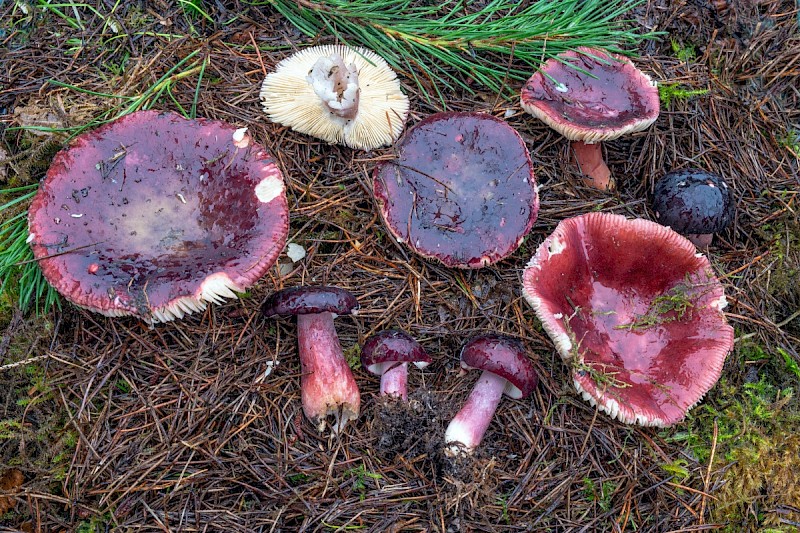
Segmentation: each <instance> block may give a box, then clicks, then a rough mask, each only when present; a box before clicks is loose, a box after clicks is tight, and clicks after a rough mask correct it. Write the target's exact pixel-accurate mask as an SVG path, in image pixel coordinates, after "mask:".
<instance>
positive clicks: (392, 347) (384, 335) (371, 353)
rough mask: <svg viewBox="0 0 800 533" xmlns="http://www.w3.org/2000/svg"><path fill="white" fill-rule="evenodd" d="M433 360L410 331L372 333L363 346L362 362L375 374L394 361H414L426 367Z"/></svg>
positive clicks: (418, 366) (391, 330)
mask: <svg viewBox="0 0 800 533" xmlns="http://www.w3.org/2000/svg"><path fill="white" fill-rule="evenodd" d="M432 361H433V360H432V359H431V357H430V356H429V355H428V354H427V353H426V352H425V349H424V348H422V346H420V344H419V343H418V342H417V341H416V340H415V339H414V337H412V336H411V335H409V334H408V333H406V332H405V331H401V330H399V329H387V330H384V331H380V332H378V333H376V334H374V335H372V336H371V337H370V338H369V339H367V340H366V342H365V343H364V346H363V347H362V348H361V364H362V365H363V366H364V368H366V369H367V370H369V371H370V372H372V373H373V374H378V375H381V374H383V373H384V372H385V371H386V370H389V369H390V368H391V367H392V366H394V365H393V363H414V364H415V365H416V366H417V368H425V367H426V366H428V365H429V364H430V363H431V362H432Z"/></svg>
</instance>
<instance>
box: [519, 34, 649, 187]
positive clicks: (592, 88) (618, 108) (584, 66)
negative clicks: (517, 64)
mask: <svg viewBox="0 0 800 533" xmlns="http://www.w3.org/2000/svg"><path fill="white" fill-rule="evenodd" d="M520 105H521V106H522V109H524V110H525V111H527V112H528V113H530V114H532V115H533V116H535V117H536V118H538V119H539V120H541V121H542V122H544V123H545V124H547V125H548V126H550V127H551V128H553V129H554V130H556V131H557V132H559V133H560V134H561V135H563V136H564V137H566V138H567V139H569V140H570V141H572V143H571V149H572V152H573V154H574V157H575V162H576V163H577V165H578V169H579V170H580V172H581V173H582V174H583V175H585V176H586V177H587V181H588V182H589V183H590V184H591V185H592V186H594V187H596V188H598V189H603V190H605V189H611V188H613V186H614V182H613V180H612V179H611V171H610V170H609V168H608V165H606V163H605V158H604V157H603V152H602V148H601V144H600V143H601V142H602V141H610V140H612V139H616V138H618V137H620V136H622V135H626V134H628V133H633V132H636V131H642V130H645V129H647V128H648V127H650V125H651V124H653V122H655V120H656V118H658V113H659V99H658V88H657V86H656V83H655V82H654V81H652V80H651V79H650V77H649V76H648V75H647V74H645V73H643V72H642V71H640V70H639V69H637V68H636V67H635V66H634V65H633V63H632V62H631V61H630V60H629V59H627V58H625V57H623V56H620V55H617V54H611V53H608V52H603V51H601V50H597V49H593V48H587V47H583V46H582V47H579V48H577V49H576V50H571V51H568V52H564V53H563V54H559V55H558V57H555V58H552V59H549V60H548V61H546V62H545V63H544V64H543V65H542V67H541V68H540V69H539V71H538V72H536V73H535V74H534V75H533V76H531V78H530V79H529V80H528V82H527V83H526V84H525V86H524V87H523V88H522V94H521V97H520Z"/></svg>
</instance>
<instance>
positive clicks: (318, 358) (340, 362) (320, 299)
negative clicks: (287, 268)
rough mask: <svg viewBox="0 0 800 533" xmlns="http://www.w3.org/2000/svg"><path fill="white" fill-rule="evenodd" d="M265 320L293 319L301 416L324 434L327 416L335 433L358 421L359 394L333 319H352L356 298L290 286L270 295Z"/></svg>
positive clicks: (319, 288)
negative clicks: (294, 317) (298, 372)
mask: <svg viewBox="0 0 800 533" xmlns="http://www.w3.org/2000/svg"><path fill="white" fill-rule="evenodd" d="M261 310H262V312H263V313H264V315H265V316H268V317H270V316H275V315H279V316H296V317H297V344H298V352H299V355H300V368H301V371H302V377H301V378H300V395H301V398H302V400H303V412H305V414H306V416H307V417H308V418H309V419H310V420H311V421H312V422H314V423H315V424H316V425H317V429H318V430H319V431H323V430H324V429H325V426H326V425H327V424H328V421H327V417H328V415H333V417H334V418H335V420H336V423H335V424H333V425H332V426H331V429H332V430H333V431H334V432H335V433H338V432H339V431H341V430H342V429H343V428H344V426H345V425H346V424H347V422H348V421H350V420H353V419H355V418H357V417H358V412H359V409H360V407H361V395H360V393H359V391H358V385H357V384H356V380H355V378H354V377H353V372H352V371H351V370H350V367H349V366H348V365H347V360H346V359H345V357H344V353H343V352H342V347H341V345H340V344H339V337H338V336H337V335H336V329H335V328H334V327H333V319H334V317H335V316H336V315H342V314H351V313H352V314H355V313H356V311H357V310H358V302H357V301H356V298H355V296H353V295H352V294H350V293H349V292H347V291H345V290H344V289H340V288H338V287H322V286H315V287H293V288H290V289H284V290H282V291H280V292H277V293H275V294H273V295H272V296H270V297H269V298H268V299H267V301H266V302H264V306H263V307H262V309H261Z"/></svg>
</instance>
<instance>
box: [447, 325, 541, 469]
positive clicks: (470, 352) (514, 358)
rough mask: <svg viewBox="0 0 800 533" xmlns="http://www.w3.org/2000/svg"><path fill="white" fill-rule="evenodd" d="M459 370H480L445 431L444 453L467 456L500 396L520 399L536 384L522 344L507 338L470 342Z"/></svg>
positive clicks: (481, 337) (492, 336) (491, 336)
mask: <svg viewBox="0 0 800 533" xmlns="http://www.w3.org/2000/svg"><path fill="white" fill-rule="evenodd" d="M461 366H462V368H463V369H473V368H476V369H481V370H483V372H482V373H481V375H480V377H479V378H478V381H477V382H476V383H475V385H474V387H473V388H472V392H470V395H469V397H468V398H467V401H466V402H465V403H464V405H463V406H462V408H461V410H460V411H459V412H458V413H457V414H456V416H455V417H453V420H451V421H450V424H448V426H447V430H446V431H445V436H444V440H445V444H446V446H447V448H446V449H445V453H447V454H448V455H451V456H452V455H459V454H463V453H471V452H472V451H473V450H474V449H475V448H477V447H478V445H479V444H480V443H481V440H482V439H483V435H484V434H485V433H486V430H487V429H488V427H489V424H490V423H491V421H492V416H493V415H494V412H495V410H496V409H497V406H498V405H499V403H500V400H501V399H502V397H503V396H504V395H505V396H510V397H511V398H516V399H519V398H524V397H526V396H528V395H529V394H530V393H531V391H533V389H534V387H536V384H537V382H538V377H537V376H536V372H535V370H534V368H533V363H531V361H530V359H528V356H527V354H526V351H525V348H524V346H523V345H522V343H521V342H520V341H519V340H518V339H516V338H514V337H510V336H508V335H502V334H496V333H491V334H486V335H479V336H477V337H473V338H472V339H470V340H469V341H468V342H467V344H466V345H465V346H464V348H462V350H461Z"/></svg>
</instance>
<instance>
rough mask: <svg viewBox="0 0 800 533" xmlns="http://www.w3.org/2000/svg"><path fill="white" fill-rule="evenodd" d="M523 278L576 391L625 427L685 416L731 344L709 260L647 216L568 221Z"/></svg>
mask: <svg viewBox="0 0 800 533" xmlns="http://www.w3.org/2000/svg"><path fill="white" fill-rule="evenodd" d="M522 281H523V295H524V296H525V299H526V300H527V301H528V303H530V304H531V306H532V307H533V309H534V310H535V311H536V316H537V317H539V320H541V322H542V326H543V327H544V329H545V331H547V333H548V335H549V336H550V338H551V339H552V340H553V342H554V344H555V347H556V350H557V351H558V353H559V354H560V355H561V357H562V359H563V360H564V361H566V362H568V363H569V364H570V366H571V370H572V377H573V382H574V385H575V387H576V388H577V389H578V391H579V392H580V393H581V395H582V396H583V398H584V399H586V400H588V401H589V402H590V403H591V404H592V405H597V406H598V407H599V408H600V409H601V410H603V411H605V412H607V413H608V414H610V415H611V416H612V417H614V418H617V419H619V420H621V421H622V422H625V423H629V424H630V423H637V424H642V425H646V426H668V425H671V424H674V423H676V422H679V421H680V420H682V419H683V418H684V416H685V415H686V412H687V411H688V410H689V409H690V408H691V407H693V406H694V405H695V404H696V403H697V402H699V401H700V399H701V398H702V397H703V396H704V395H705V393H706V392H708V390H709V389H710V388H711V387H713V386H714V384H715V383H716V382H717V380H718V379H719V376H720V374H721V372H722V366H723V364H724V362H725V358H726V356H727V354H728V353H729V352H730V350H731V349H732V348H733V328H732V327H731V326H729V325H728V324H727V322H726V320H725V315H724V313H723V312H722V310H723V308H724V307H725V305H726V300H725V294H724V291H723V288H722V284H721V283H720V282H719V280H718V279H717V278H716V276H715V275H714V273H713V270H712V268H711V264H710V262H709V260H708V258H706V257H705V256H704V255H702V254H698V253H697V250H696V249H695V247H694V245H693V244H692V243H691V242H689V240H687V239H686V238H684V237H682V236H680V235H679V234H678V233H676V232H675V231H673V230H671V229H669V228H667V227H665V226H662V225H660V224H656V223H655V222H651V221H649V220H644V219H633V220H628V219H626V218H625V217H624V216H620V215H612V214H608V213H589V214H586V215H581V216H577V217H572V218H567V219H564V220H562V221H561V222H560V223H559V224H558V227H557V228H556V229H555V231H554V232H553V233H552V234H551V235H550V236H548V237H547V238H546V239H545V240H544V241H543V242H542V244H541V245H540V246H539V248H538V249H537V251H536V254H535V255H534V256H533V258H532V259H531V261H530V263H529V264H528V266H527V267H526V269H525V271H524V272H523V275H522Z"/></svg>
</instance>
